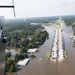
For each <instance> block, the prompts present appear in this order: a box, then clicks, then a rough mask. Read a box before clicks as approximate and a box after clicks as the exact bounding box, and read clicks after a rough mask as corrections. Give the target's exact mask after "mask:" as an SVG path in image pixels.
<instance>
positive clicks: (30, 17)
mask: <svg viewBox="0 0 75 75" xmlns="http://www.w3.org/2000/svg"><path fill="white" fill-rule="evenodd" d="M63 16H75V15H57V16H56V15H55V16H39V17H38V16H36V17H27V18H25V17H21V18H19V17H13V18H5V17H4V18H5V19H31V18H45V17H63Z"/></svg>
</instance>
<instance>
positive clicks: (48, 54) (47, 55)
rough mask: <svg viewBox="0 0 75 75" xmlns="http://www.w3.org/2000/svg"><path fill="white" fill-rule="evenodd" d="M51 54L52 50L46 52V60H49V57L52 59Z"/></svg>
mask: <svg viewBox="0 0 75 75" xmlns="http://www.w3.org/2000/svg"><path fill="white" fill-rule="evenodd" d="M50 55H51V54H50V51H49V52H47V53H46V57H45V58H46V60H49V59H50Z"/></svg>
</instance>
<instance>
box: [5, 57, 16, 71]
mask: <svg viewBox="0 0 75 75" xmlns="http://www.w3.org/2000/svg"><path fill="white" fill-rule="evenodd" d="M15 71H16V66H15V63H14V60H13V59H12V58H11V57H9V58H7V61H6V62H5V72H15Z"/></svg>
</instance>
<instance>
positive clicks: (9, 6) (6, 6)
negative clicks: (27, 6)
mask: <svg viewBox="0 0 75 75" xmlns="http://www.w3.org/2000/svg"><path fill="white" fill-rule="evenodd" d="M12 4H13V5H0V8H13V13H14V17H16V14H15V6H14V0H12Z"/></svg>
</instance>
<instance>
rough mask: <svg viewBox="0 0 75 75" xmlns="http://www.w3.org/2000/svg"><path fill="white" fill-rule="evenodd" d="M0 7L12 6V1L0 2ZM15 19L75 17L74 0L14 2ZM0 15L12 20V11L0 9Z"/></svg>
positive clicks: (24, 0)
mask: <svg viewBox="0 0 75 75" xmlns="http://www.w3.org/2000/svg"><path fill="white" fill-rule="evenodd" d="M0 5H12V0H0ZM14 5H15V13H16V18H23V17H24V18H32V17H44V16H61V15H75V10H74V9H75V0H14ZM0 15H2V16H4V17H5V18H7V19H8V18H14V14H13V9H11V8H0Z"/></svg>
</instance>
